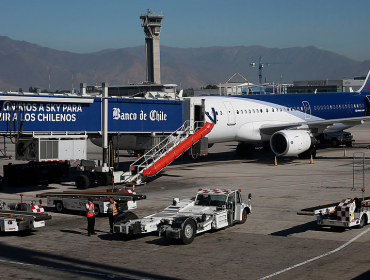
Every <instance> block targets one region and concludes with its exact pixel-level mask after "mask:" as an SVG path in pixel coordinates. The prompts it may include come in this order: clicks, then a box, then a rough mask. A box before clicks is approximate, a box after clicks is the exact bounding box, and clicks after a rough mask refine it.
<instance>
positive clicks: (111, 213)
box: [108, 197, 118, 233]
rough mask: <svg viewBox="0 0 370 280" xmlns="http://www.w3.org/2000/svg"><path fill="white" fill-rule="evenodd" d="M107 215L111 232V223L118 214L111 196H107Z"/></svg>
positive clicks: (116, 206) (112, 223)
mask: <svg viewBox="0 0 370 280" xmlns="http://www.w3.org/2000/svg"><path fill="white" fill-rule="evenodd" d="M108 215H109V228H110V232H111V233H113V225H114V223H115V221H116V217H117V215H118V205H117V203H116V202H115V201H114V198H113V197H110V198H109V205H108Z"/></svg>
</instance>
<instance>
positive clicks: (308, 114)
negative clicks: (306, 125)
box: [302, 101, 311, 120]
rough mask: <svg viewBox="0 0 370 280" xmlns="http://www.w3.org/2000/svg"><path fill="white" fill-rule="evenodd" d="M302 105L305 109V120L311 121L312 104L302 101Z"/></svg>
mask: <svg viewBox="0 0 370 280" xmlns="http://www.w3.org/2000/svg"><path fill="white" fill-rule="evenodd" d="M302 104H303V108H304V118H305V119H306V120H309V119H311V106H310V103H308V101H302Z"/></svg>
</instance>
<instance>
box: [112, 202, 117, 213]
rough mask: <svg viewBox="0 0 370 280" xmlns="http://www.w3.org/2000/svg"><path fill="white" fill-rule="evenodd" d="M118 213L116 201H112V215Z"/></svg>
mask: <svg viewBox="0 0 370 280" xmlns="http://www.w3.org/2000/svg"><path fill="white" fill-rule="evenodd" d="M117 214H118V211H117V207H116V203H113V209H112V215H113V216H115V215H117Z"/></svg>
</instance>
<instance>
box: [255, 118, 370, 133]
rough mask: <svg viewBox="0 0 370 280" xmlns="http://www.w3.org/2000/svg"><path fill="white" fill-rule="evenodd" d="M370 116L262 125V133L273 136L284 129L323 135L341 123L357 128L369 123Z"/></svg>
mask: <svg viewBox="0 0 370 280" xmlns="http://www.w3.org/2000/svg"><path fill="white" fill-rule="evenodd" d="M369 120H370V116H363V117H356V118H342V119H330V120H322V121H307V122H296V123H285V124H278V125H262V126H261V127H260V131H261V132H262V133H264V134H267V135H272V134H274V133H275V132H276V131H279V130H283V129H307V130H311V131H312V132H313V133H322V132H323V131H324V130H325V129H326V128H327V127H328V126H332V125H334V124H336V123H341V124H344V125H348V126H355V125H359V124H363V123H364V122H365V121H369Z"/></svg>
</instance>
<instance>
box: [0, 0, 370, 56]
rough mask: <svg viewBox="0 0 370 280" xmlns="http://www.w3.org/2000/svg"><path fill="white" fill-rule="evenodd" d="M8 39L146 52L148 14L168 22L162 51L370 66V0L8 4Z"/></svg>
mask: <svg viewBox="0 0 370 280" xmlns="http://www.w3.org/2000/svg"><path fill="white" fill-rule="evenodd" d="M0 4H1V16H0V35H3V36H8V37H10V38H11V39H13V40H24V41H27V42H30V43H35V44H38V45H40V46H43V47H49V48H53V49H57V50H61V51H71V52H78V53H89V52H95V51H100V50H103V49H109V48H124V47H134V46H139V45H144V42H145V41H144V32H143V29H142V27H141V20H140V18H139V16H140V14H145V13H146V11H147V9H148V8H151V10H152V12H154V13H157V14H161V13H162V14H163V15H164V19H163V21H162V23H163V27H162V32H161V36H160V40H161V45H165V46H171V47H181V48H188V47H191V48H198V47H209V46H252V45H260V46H264V47H269V48H288V47H295V46H300V47H306V46H309V45H313V46H316V47H318V48H322V49H324V50H329V51H333V52H335V53H338V54H342V55H345V56H347V57H349V58H352V59H355V60H358V61H363V60H368V59H370V31H369V27H370V1H369V0H354V1H349V0H310V1H303V0H229V1H226V0H223V1H221V0H213V1H208V0H182V1H177V0H167V1H165V0H156V1H147V0H133V1H129V0H108V1H103V0H100V1H98V0H58V1H57V0H0Z"/></svg>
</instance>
